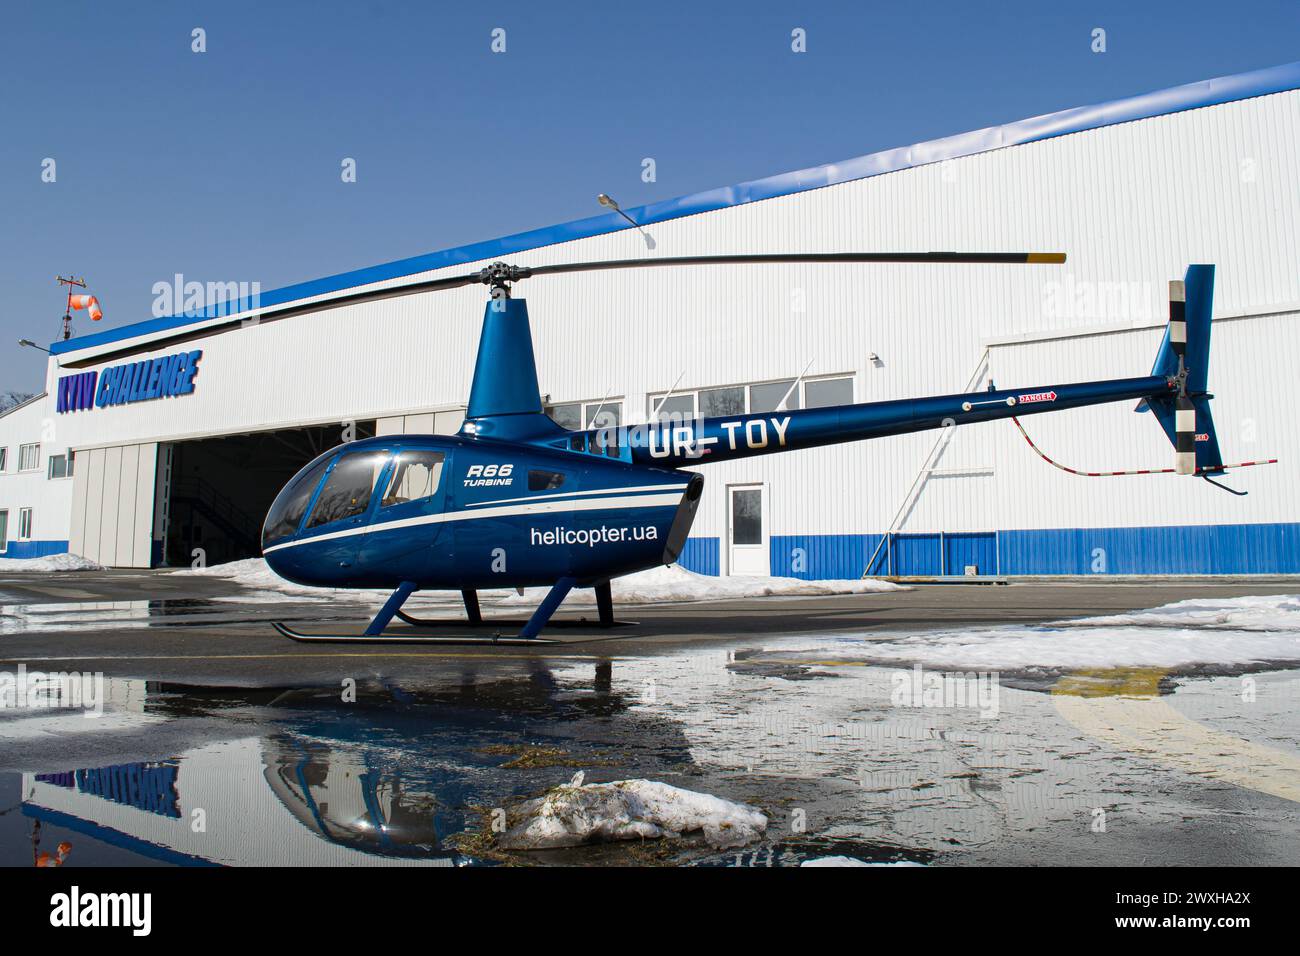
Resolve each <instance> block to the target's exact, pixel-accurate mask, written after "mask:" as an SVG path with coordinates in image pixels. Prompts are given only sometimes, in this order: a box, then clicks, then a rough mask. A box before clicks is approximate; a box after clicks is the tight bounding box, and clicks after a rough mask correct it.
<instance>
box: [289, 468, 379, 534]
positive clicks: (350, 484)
mask: <svg viewBox="0 0 1300 956" xmlns="http://www.w3.org/2000/svg"><path fill="white" fill-rule="evenodd" d="M386 464H388V452H387V451H379V452H356V453H354V454H350V455H347V454H345V455H343V457H341V458H340V459H339V460H338V461H337V462H336V463H335V465H334V470H333V471H331V472H330V474H329V477H328V478H326V479H325V484H324V486H323V487H322V488H321V490H320V494H319V495H318V496H317V497H316V504H315V505H314V506H313V507H312V509H311V517H310V518H308V519H307V527H308V528H319V527H320V526H321V525H323V524H329V523H330V522H332V521H342V520H343V519H344V518H353V517H355V516H357V515H359V514H364V513H365V511H366V509H367V508H369V507H370V494H371V492H373V491H374V488H375V480H376V479H377V478H378V477H379V473H380V472H381V471H383V470H384V465H386Z"/></svg>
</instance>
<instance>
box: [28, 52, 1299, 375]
mask: <svg viewBox="0 0 1300 956" xmlns="http://www.w3.org/2000/svg"><path fill="white" fill-rule="evenodd" d="M1294 89H1300V61H1297V62H1295V63H1286V64H1283V65H1281V66H1273V67H1268V68H1266V69H1262V70H1252V71H1250V72H1249V73H1238V74H1235V75H1232V76H1223V77H1218V78H1216V79H1212V80H1202V81H1200V82H1197V83H1188V84H1185V85H1183V86H1175V87H1171V88H1170V89H1167V90H1158V91H1156V92H1154V93H1144V94H1142V95H1140V96H1130V97H1126V98H1124V99H1121V100H1112V101H1111V102H1108V103H1098V104H1096V105H1093V106H1080V107H1076V108H1075V109H1069V110H1061V111H1060V112H1057V113H1046V114H1044V115H1042V116H1034V117H1031V118H1029V119H1024V120H1019V121H1018V122H1015V123H1007V124H1006V125H1004V126H990V127H987V128H985V129H979V130H974V131H972V132H969V133H958V134H957V135H955V136H947V137H944V138H943V139H936V140H931V141H930V142H926V143H918V144H916V145H914V146H904V147H900V148H898V149H888V150H884V151H882V152H878V153H870V154H868V155H866V156H859V157H857V158H855V159H850V160H846V161H844V162H841V163H831V164H829V165H826V166H813V167H810V168H808V169H800V170H796V171H794V172H791V173H781V174H780V175H777V176H769V177H767V178H765V179H756V180H753V181H751V182H747V183H740V184H739V185H736V186H723V187H720V188H718V189H710V190H707V191H705V192H701V193H694V194H692V195H689V196H680V197H678V198H676V199H667V200H664V201H662V202H657V203H650V204H649V205H646V206H640V207H638V208H635V209H630V210H628V214H629V215H630V216H631V217H632V218H633V219H635V220H636V221H637V222H639V223H641V224H642V225H652V224H653V223H657V222H665V221H667V220H670V219H680V218H682V217H684V216H692V215H695V214H696V213H702V212H712V211H714V210H717V209H726V208H728V207H730V206H740V205H744V204H745V203H751V202H758V201H759V200H762V199H773V198H776V197H778V196H789V195H792V194H794V193H800V192H804V191H806V190H809V189H819V188H821V187H823V186H833V185H835V184H837V183H845V182H850V181H852V180H855V179H865V178H867V177H870V176H879V175H881V174H883V173H890V172H895V171H897V170H900V169H908V168H911V167H915V166H924V165H926V164H929V163H936V162H941V161H942V160H945V159H956V158H958V157H961V156H973V155H976V154H978V153H985V152H989V151H990V150H994V149H1002V148H1004V147H1006V146H1016V145H1020V144H1022V143H1033V142H1037V141H1038V140H1044V139H1051V138H1052V137H1055V136H1065V135H1067V134H1069V133H1079V132H1083V131H1084V130H1090V129H1099V128H1101V127H1104V126H1114V125H1116V124H1118V123H1127V122H1131V121H1132V120H1139V119H1148V118H1150V117H1153V116H1166V115H1168V114H1170V113H1179V112H1182V111H1184V110H1193V109H1200V108H1201V107H1205V106H1215V105H1217V104H1220V103H1230V102H1232V101H1234V100H1243V99H1249V98H1250V97H1253V96H1266V95H1268V94H1270V93H1282V92H1285V91H1287V90H1294ZM627 228H629V226H628V225H627V222H626V220H624V219H623V218H622V217H621V216H619V215H618V214H617V213H612V212H611V213H604V214H602V215H599V216H591V217H589V218H587V219H576V220H574V221H573V222H566V223H561V224H560V225H558V226H547V227H545V228H542V229H532V230H529V231H528V232H519V233H515V234H514V235H511V236H504V237H502V238H500V239H490V240H487V241H485V242H476V243H473V244H471V245H468V246H457V247H456V248H454V249H444V250H442V251H440V252H431V253H428V254H426V255H421V256H412V257H411V258H409V259H399V260H397V261H396V262H387V263H384V264H382V265H377V266H371V267H369V268H366V269H357V270H354V271H352V272H343V273H340V274H338V275H333V276H326V277H325V278H323V279H312V280H310V281H308V282H300V283H297V284H296V285H290V286H285V287H284V288H282V289H275V290H273V291H271V292H264V293H262V296H261V305H263V306H272V305H281V304H284V303H286V302H293V301H296V300H298V299H305V298H309V297H311V296H318V295H327V294H329V293H331V292H339V291H342V290H344V289H351V288H354V287H356V286H361V285H368V284H370V283H373V282H383V281H385V280H389V279H399V278H402V277H403V276H409V275H413V274H415V273H420V272H428V271H430V270H432V269H441V268H445V267H447V266H455V265H461V264H464V263H467V262H476V261H479V260H482V259H492V258H497V257H500V256H507V255H510V254H511V253H516V252H524V251H527V250H530V249H537V248H539V247H541V246H549V245H554V244H556V243H560V242H568V241H569V240H572V239H586V238H590V237H592V236H601V235H606V234H608V233H612V232H619V231H621V230H624V229H627ZM247 308H249V305H248V304H247V303H245V302H243V301H239V302H234V303H229V304H228V303H220V304H218V305H216V306H213V307H210V308H209V309H207V310H205V311H204V312H203V313H201V314H191V315H174V316H168V317H166V318H160V319H149V320H147V321H144V322H136V323H134V324H132V325H124V326H120V327H119V328H115V329H106V330H105V331H103V332H96V333H92V334H90V335H82V336H78V337H76V338H73V339H69V340H67V341H66V342H65V341H59V342H54V343H52V344H51V346H50V353H51V354H53V355H61V354H64V353H66V352H75V351H77V350H79V349H84V348H92V347H95V346H99V345H106V344H109V343H111V342H119V341H123V340H125V339H131V338H135V337H136V336H140V335H147V334H150V333H153V332H160V331H166V330H169V329H179V328H183V327H185V326H187V325H190V324H193V323H196V322H201V321H203V320H204V319H209V318H214V317H216V316H221V315H231V314H234V313H237V312H241V311H244V310H245V309H247Z"/></svg>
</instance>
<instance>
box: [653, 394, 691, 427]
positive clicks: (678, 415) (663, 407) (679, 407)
mask: <svg viewBox="0 0 1300 956" xmlns="http://www.w3.org/2000/svg"><path fill="white" fill-rule="evenodd" d="M656 409H657V411H656ZM649 412H650V417H651V418H653V419H654V420H655V421H660V422H662V421H671V420H673V419H676V420H678V421H680V420H682V419H686V418H694V417H695V393H694V392H686V393H684V394H674V395H669V396H667V397H664V396H663V395H656V396H651V398H650V408H649Z"/></svg>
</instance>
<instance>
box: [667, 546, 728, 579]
mask: <svg viewBox="0 0 1300 956" xmlns="http://www.w3.org/2000/svg"><path fill="white" fill-rule="evenodd" d="M677 563H678V564H680V565H681V566H682V567H684V568H685V569H686V570H687V571H694V572H695V573H696V574H719V573H721V570H720V565H719V563H718V539H717V538H687V539H686V546H685V547H684V548H682V553H681V556H680V557H678V559H677Z"/></svg>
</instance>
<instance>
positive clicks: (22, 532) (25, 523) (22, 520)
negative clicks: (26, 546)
mask: <svg viewBox="0 0 1300 956" xmlns="http://www.w3.org/2000/svg"><path fill="white" fill-rule="evenodd" d="M18 537H19V538H20V539H21V540H23V541H30V540H31V537H32V509H31V508H20V509H19V511H18Z"/></svg>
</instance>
